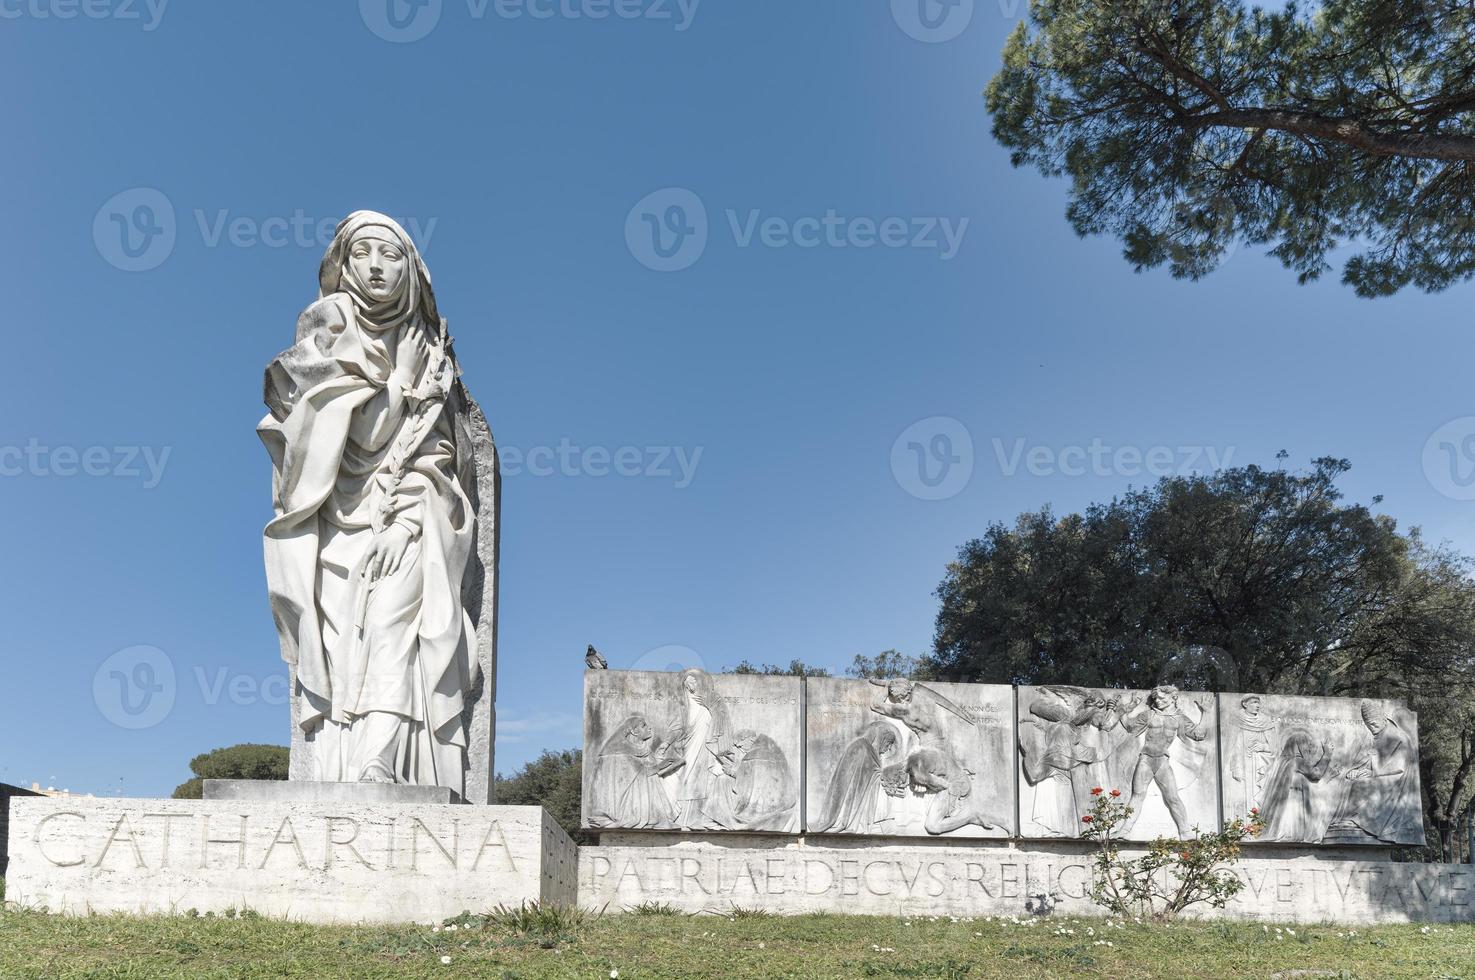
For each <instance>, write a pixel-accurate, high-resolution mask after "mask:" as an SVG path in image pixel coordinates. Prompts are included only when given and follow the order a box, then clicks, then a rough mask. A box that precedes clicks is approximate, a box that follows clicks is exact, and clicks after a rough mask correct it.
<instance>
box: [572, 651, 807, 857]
mask: <svg viewBox="0 0 1475 980" xmlns="http://www.w3.org/2000/svg"><path fill="white" fill-rule="evenodd" d="M801 700H802V688H801V681H800V679H799V678H797V677H767V676H761V675H755V674H708V673H706V672H705V671H702V670H697V669H691V670H685V671H682V672H680V673H662V672H656V671H636V670H590V671H586V672H585V674H584V746H585V751H584V793H583V824H584V826H585V827H587V828H590V829H599V830H604V829H629V830H730V831H759V830H763V831H779V832H785V833H797V832H798V831H799V829H800V813H799V811H800V781H801V778H802V772H803V769H802V764H803V763H802V760H803V735H802V729H803V722H802V705H801Z"/></svg>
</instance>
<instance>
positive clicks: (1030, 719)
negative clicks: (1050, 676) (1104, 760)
mask: <svg viewBox="0 0 1475 980" xmlns="http://www.w3.org/2000/svg"><path fill="white" fill-rule="evenodd" d="M1088 697H1089V696H1088V694H1087V692H1085V691H1083V690H1081V689H1080V688H1075V687H1066V686H1063V685H1052V686H1048V687H1043V688H1041V689H1040V691H1039V692H1038V696H1037V697H1036V699H1035V701H1034V703H1033V704H1031V705H1029V707H1028V708H1027V709H1026V711H1027V717H1024V718H1021V719H1020V720H1019V748H1020V754H1021V756H1022V758H1023V762H1024V778H1025V781H1026V782H1028V783H1029V784H1030V786H1032V787H1033V788H1034V796H1033V802H1032V804H1031V807H1030V814H1029V822H1030V824H1031V827H1030V830H1031V832H1032V833H1040V832H1044V833H1045V834H1048V835H1050V836H1074V835H1075V834H1076V832H1077V829H1078V826H1079V824H1080V820H1081V815H1082V814H1084V813H1085V812H1086V809H1089V804H1085V806H1086V809H1082V805H1083V802H1084V801H1085V800H1087V799H1089V796H1090V791H1091V787H1092V786H1093V785H1096V786H1099V785H1102V784H1101V783H1099V782H1098V783H1093V782H1092V778H1093V776H1094V774H1095V768H1094V767H1095V764H1097V763H1098V762H1099V761H1100V756H1099V755H1098V751H1097V749H1096V748H1094V747H1093V746H1091V745H1088V744H1085V743H1084V740H1083V738H1082V729H1083V728H1085V727H1086V726H1087V725H1089V724H1090V723H1091V721H1092V719H1093V718H1094V717H1095V715H1096V710H1095V707H1094V706H1093V705H1091V704H1089V703H1088Z"/></svg>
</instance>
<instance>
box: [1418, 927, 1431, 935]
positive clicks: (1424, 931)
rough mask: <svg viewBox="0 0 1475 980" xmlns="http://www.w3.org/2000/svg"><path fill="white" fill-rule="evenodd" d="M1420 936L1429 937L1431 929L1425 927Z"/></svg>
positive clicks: (1420, 931)
mask: <svg viewBox="0 0 1475 980" xmlns="http://www.w3.org/2000/svg"><path fill="white" fill-rule="evenodd" d="M1419 934H1420V935H1424V936H1427V935H1429V927H1428V926H1424V927H1423V928H1422V929H1420V930H1419Z"/></svg>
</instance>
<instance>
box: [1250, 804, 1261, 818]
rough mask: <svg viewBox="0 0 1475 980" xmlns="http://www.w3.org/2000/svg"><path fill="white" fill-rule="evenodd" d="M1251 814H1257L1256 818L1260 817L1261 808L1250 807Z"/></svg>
mask: <svg viewBox="0 0 1475 980" xmlns="http://www.w3.org/2000/svg"><path fill="white" fill-rule="evenodd" d="M1250 813H1252V814H1255V815H1256V816H1258V815H1259V813H1260V808H1259V807H1257V806H1252V807H1250Z"/></svg>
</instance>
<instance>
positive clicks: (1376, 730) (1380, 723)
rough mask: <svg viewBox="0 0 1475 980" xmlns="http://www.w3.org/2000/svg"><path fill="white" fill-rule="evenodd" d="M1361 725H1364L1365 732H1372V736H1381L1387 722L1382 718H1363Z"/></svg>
mask: <svg viewBox="0 0 1475 980" xmlns="http://www.w3.org/2000/svg"><path fill="white" fill-rule="evenodd" d="M1362 723H1363V724H1364V725H1366V726H1367V730H1368V731H1370V732H1372V733H1373V734H1374V735H1381V734H1383V729H1385V728H1387V727H1388V722H1387V720H1386V719H1383V718H1364V719H1363V720H1362Z"/></svg>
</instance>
